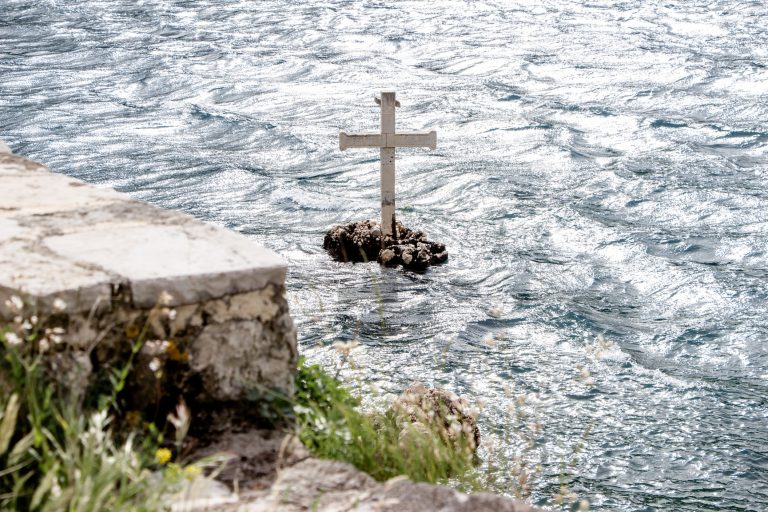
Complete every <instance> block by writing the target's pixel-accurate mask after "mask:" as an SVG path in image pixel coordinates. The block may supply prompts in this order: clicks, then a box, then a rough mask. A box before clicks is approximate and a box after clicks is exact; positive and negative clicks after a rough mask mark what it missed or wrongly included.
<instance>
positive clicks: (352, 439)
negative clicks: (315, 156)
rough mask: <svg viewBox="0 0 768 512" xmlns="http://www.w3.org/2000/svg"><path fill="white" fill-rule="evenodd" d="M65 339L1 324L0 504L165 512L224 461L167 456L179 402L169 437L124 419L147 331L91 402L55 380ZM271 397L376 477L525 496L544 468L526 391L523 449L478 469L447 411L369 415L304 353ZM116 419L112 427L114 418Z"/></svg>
mask: <svg viewBox="0 0 768 512" xmlns="http://www.w3.org/2000/svg"><path fill="white" fill-rule="evenodd" d="M61 334H62V332H61V330H60V329H57V328H55V327H53V328H52V327H43V322H41V321H38V319H36V318H34V317H32V318H30V319H22V318H21V317H18V318H17V319H16V320H14V322H13V323H12V324H10V325H8V326H6V327H4V328H3V327H0V510H29V511H45V512H48V511H51V512H55V511H86V512H87V511H97V510H110V511H114V512H122V511H151V510H167V509H168V507H169V499H170V498H171V497H172V496H173V495H174V494H175V493H177V492H178V491H179V489H180V488H181V484H182V483H183V481H184V478H189V479H191V478H194V477H196V476H197V475H199V474H200V473H201V472H202V471H203V470H204V469H205V468H211V467H216V466H217V465H218V466H219V467H220V466H221V464H222V462H223V459H220V458H212V459H209V460H204V461H197V462H195V463H194V464H189V465H186V466H185V465H182V463H181V461H178V460H174V454H178V453H181V452H182V451H183V450H182V444H183V442H184V437H185V435H186V433H187V431H188V429H189V421H190V413H189V411H188V410H187V409H186V407H185V406H184V405H183V403H182V404H180V405H179V407H178V408H177V410H176V412H175V413H174V414H170V415H168V423H169V425H168V426H169V427H170V426H171V425H172V427H173V432H174V434H175V436H174V437H175V438H174V439H169V440H165V439H164V438H163V433H162V432H161V431H159V430H158V428H157V427H155V425H154V424H151V423H150V424H147V423H142V422H141V421H140V419H139V421H138V422H135V421H131V418H130V415H131V412H130V411H129V412H125V411H121V410H120V407H119V405H118V404H119V399H118V397H119V395H120V393H121V391H122V393H125V391H124V387H125V381H126V378H127V376H128V375H129V373H130V371H131V365H132V364H133V361H134V358H133V355H135V354H136V353H137V352H138V350H139V349H140V347H141V343H142V340H143V333H140V335H138V336H137V337H132V341H131V343H132V349H131V352H130V354H131V357H129V358H128V360H127V361H126V363H125V367H124V368H118V369H113V371H112V373H111V374H110V375H109V380H108V385H103V383H104V379H101V380H100V383H101V385H100V386H98V388H99V391H97V392H94V391H92V390H90V391H89V393H91V394H94V393H95V394H96V395H98V396H87V397H86V396H82V395H83V394H84V393H83V392H82V391H80V392H78V391H77V390H76V388H77V386H73V387H67V386H62V385H61V384H57V383H59V382H61V380H60V377H61V376H60V375H54V374H55V373H56V372H59V373H61V368H59V369H58V370H57V369H56V368H55V364H52V363H51V362H52V361H53V360H55V359H56V358H55V352H56V350H55V345H57V344H59V343H60V342H61V338H60V335H61ZM352 348H354V344H353V343H347V344H343V343H342V344H339V347H338V350H339V351H340V352H341V354H342V364H346V363H350V361H349V352H350V351H351V350H352ZM350 364H351V363H350ZM54 377H57V378H54ZM267 395H269V393H267V394H266V395H264V396H260V397H257V396H254V397H251V398H253V399H257V398H258V403H259V407H261V408H262V409H264V410H263V411H262V412H263V413H264V414H265V417H267V416H270V415H271V417H272V419H273V420H274V423H275V424H281V423H282V425H283V427H285V426H286V425H288V426H289V428H290V429H291V430H295V432H296V434H297V435H298V437H299V438H300V440H301V441H302V442H303V443H304V445H305V446H306V447H307V448H308V449H309V450H310V452H311V453H312V454H313V455H315V456H317V457H321V458H328V459H334V460H340V461H345V462H349V463H351V464H353V465H354V466H356V467H357V468H358V469H360V470H362V471H364V472H366V473H368V474H370V475H371V476H372V477H374V478H376V479H377V480H386V479H389V478H392V477H396V476H399V475H405V476H407V477H409V478H411V479H413V480H415V481H422V482H429V483H448V484H450V485H452V486H454V487H457V488H459V489H461V490H465V491H477V490H493V491H495V492H499V493H503V494H509V495H514V496H516V497H518V498H527V497H529V496H530V489H531V482H532V480H534V479H536V478H537V477H538V476H539V475H540V473H541V465H538V464H533V465H532V464H531V463H530V462H526V461H531V460H535V458H536V456H535V454H534V453H533V450H534V447H535V445H536V437H537V436H538V435H539V429H540V424H539V422H538V419H537V417H536V415H535V414H533V413H530V412H528V411H527V406H526V404H525V402H526V401H525V396H524V395H513V390H512V389H510V390H509V393H508V397H509V398H510V407H509V408H508V413H509V424H508V425H507V428H506V429H505V438H504V439H503V440H501V444H502V445H503V446H521V447H522V448H521V450H522V451H521V452H520V455H519V456H518V457H516V458H515V459H514V460H513V461H511V462H512V463H511V464H510V461H509V460H506V459H505V457H506V456H505V452H504V451H503V450H501V451H498V452H494V449H493V448H492V447H488V446H486V447H485V452H484V453H483V455H484V459H485V460H484V462H483V463H482V464H481V465H479V466H478V465H477V464H476V463H477V459H476V456H475V453H474V444H473V443H472V446H470V443H468V442H467V441H466V439H467V438H465V437H464V436H463V435H462V434H461V432H458V433H457V435H455V436H453V437H452V436H451V434H450V433H449V429H447V427H446V423H445V421H443V420H444V418H445V417H446V414H448V412H447V411H445V410H435V411H425V412H424V414H422V415H421V417H420V419H419V420H418V421H415V418H414V414H413V410H414V409H413V407H412V406H417V404H416V403H415V402H408V403H407V404H406V405H407V406H406V412H407V413H406V414H404V412H403V409H402V408H401V409H397V408H396V407H390V408H389V409H387V410H370V411H368V410H365V408H364V407H362V406H361V400H360V397H359V396H356V395H355V394H354V393H353V392H352V391H351V390H350V388H349V387H347V386H346V385H344V384H343V383H342V382H340V381H339V380H338V379H337V378H336V377H333V376H332V375H330V374H328V373H327V372H326V371H324V370H323V369H322V368H321V367H320V366H318V365H311V364H307V363H306V362H305V361H304V360H302V361H300V364H299V367H298V371H297V375H296V392H295V396H294V397H293V398H292V399H288V398H286V397H285V396H278V395H276V394H274V393H273V394H272V395H269V396H267ZM270 397H271V398H270ZM266 398H269V399H268V400H267V399H266ZM409 407H410V409H409ZM408 411H410V412H408ZM433 413H434V414H433ZM419 414H421V413H419ZM419 414H417V415H416V416H419ZM116 417H117V418H118V421H119V426H120V428H119V429H118V428H116V426H117V425H118V424H117V423H113V421H115V420H114V418H116ZM433 417H434V421H433V419H432V418H433ZM424 418H427V419H426V420H425V419H424ZM286 419H287V420H289V421H288V422H286ZM451 421H453V420H451ZM127 429H131V430H127ZM467 433H468V434H469V432H467ZM587 435H588V431H587V432H585V435H584V437H586V436H587ZM583 441H584V439H582V440H581V441H580V443H579V444H578V445H577V447H576V448H575V449H574V453H573V456H572V460H571V461H570V463H568V464H567V465H566V464H565V463H564V465H563V468H562V471H561V479H560V485H559V492H558V494H557V495H556V496H555V497H554V498H553V502H554V503H555V504H556V505H558V506H560V507H561V508H563V509H567V508H568V507H570V506H572V505H573V504H574V503H575V501H576V496H575V495H573V493H571V492H570V491H569V488H568V485H569V483H570V476H571V475H572V474H573V471H574V470H575V465H576V463H577V459H578V454H579V451H580V450H581V448H582V446H583ZM177 457H178V456H177Z"/></svg>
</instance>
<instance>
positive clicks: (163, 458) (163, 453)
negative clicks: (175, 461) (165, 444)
mask: <svg viewBox="0 0 768 512" xmlns="http://www.w3.org/2000/svg"><path fill="white" fill-rule="evenodd" d="M171 455H172V454H171V450H169V449H168V448H158V449H157V451H156V452H155V460H156V461H157V462H158V464H161V465H165V464H167V463H168V461H169V460H171Z"/></svg>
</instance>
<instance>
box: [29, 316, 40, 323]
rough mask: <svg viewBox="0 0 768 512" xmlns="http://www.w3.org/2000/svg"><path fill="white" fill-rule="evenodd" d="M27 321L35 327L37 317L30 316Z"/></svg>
mask: <svg viewBox="0 0 768 512" xmlns="http://www.w3.org/2000/svg"><path fill="white" fill-rule="evenodd" d="M29 321H30V322H32V325H37V321H38V318H37V315H32V316H31V317H29Z"/></svg>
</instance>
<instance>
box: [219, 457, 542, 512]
mask: <svg viewBox="0 0 768 512" xmlns="http://www.w3.org/2000/svg"><path fill="white" fill-rule="evenodd" d="M228 510H229V509H228ZM232 510H234V509H232ZM237 510H239V511H240V512H300V511H301V512H304V511H310V510H312V511H319V512H373V511H377V512H425V511H436V512H537V511H540V510H541V509H538V508H535V507H531V506H529V505H527V504H525V503H523V502H521V501H517V500H513V499H509V498H504V497H501V496H495V495H492V494H486V493H477V494H470V495H467V494H463V493H460V492H458V491H455V490H453V489H450V488H448V487H443V486H437V485H429V484H423V483H415V482H412V481H410V480H408V479H407V478H404V477H396V478H393V479H392V480H389V481H387V482H384V483H378V482H376V481H374V480H373V479H372V478H371V477H369V476H368V475H366V474H365V473H362V472H361V471H359V470H357V469H355V468H354V467H353V466H352V465H350V464H347V463H344V462H338V461H328V460H320V459H313V458H310V459H306V460H304V461H302V462H300V463H298V464H296V465H294V466H291V467H288V468H285V469H283V470H282V471H281V472H280V474H279V476H278V478H277V481H276V482H275V484H274V486H273V487H272V490H271V492H270V495H269V496H268V497H266V498H260V499H256V500H254V501H251V502H250V503H244V504H242V505H241V506H240V507H239V508H238V509H237Z"/></svg>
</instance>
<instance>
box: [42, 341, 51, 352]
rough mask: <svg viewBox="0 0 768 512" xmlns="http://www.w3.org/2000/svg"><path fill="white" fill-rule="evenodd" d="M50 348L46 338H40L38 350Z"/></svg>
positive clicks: (46, 350)
mask: <svg viewBox="0 0 768 512" xmlns="http://www.w3.org/2000/svg"><path fill="white" fill-rule="evenodd" d="M49 348H51V344H50V343H49V342H48V338H40V352H48V349H49Z"/></svg>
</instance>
